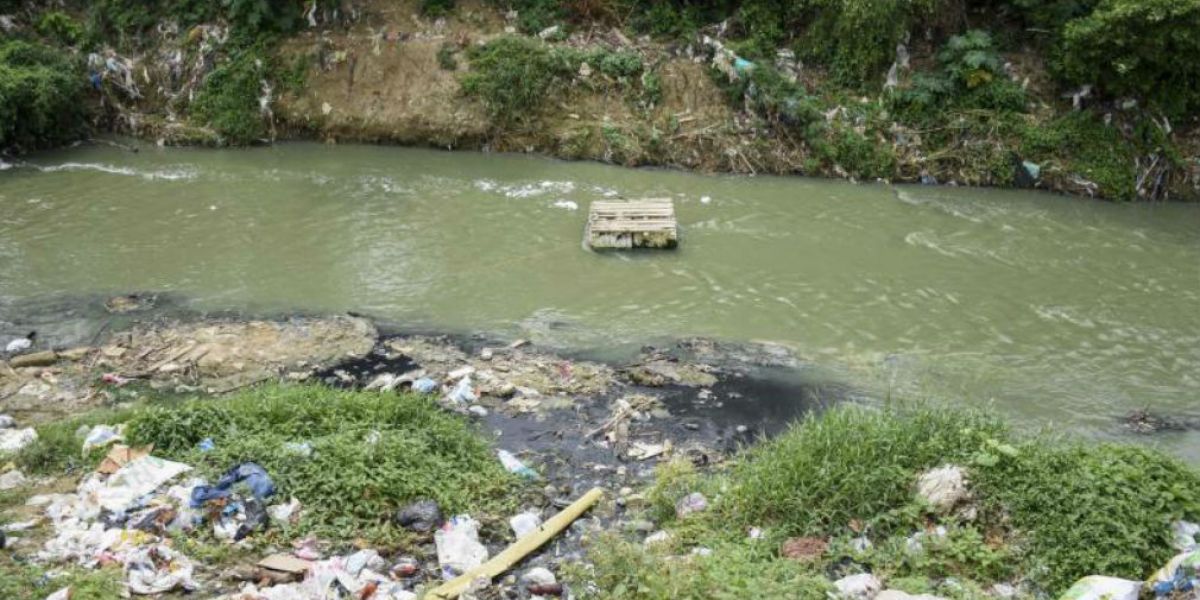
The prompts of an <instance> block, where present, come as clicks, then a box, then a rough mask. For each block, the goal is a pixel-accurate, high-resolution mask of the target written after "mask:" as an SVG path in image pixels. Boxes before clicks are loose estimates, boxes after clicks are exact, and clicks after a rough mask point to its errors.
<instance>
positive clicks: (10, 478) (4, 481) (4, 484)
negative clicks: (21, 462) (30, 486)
mask: <svg viewBox="0 0 1200 600" xmlns="http://www.w3.org/2000/svg"><path fill="white" fill-rule="evenodd" d="M28 481H29V480H28V479H26V478H25V474H24V473H22V472H20V471H18V470H16V469H13V470H12V471H9V472H7V473H5V474H3V475H0V491H3V490H11V489H13V488H15V487H20V486H22V485H25V484H26V483H27V482H28Z"/></svg>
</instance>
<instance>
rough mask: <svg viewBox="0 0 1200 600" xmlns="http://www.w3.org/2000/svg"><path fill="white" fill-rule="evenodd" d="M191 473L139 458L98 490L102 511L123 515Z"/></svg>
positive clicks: (166, 462)
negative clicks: (167, 484) (141, 501)
mask: <svg viewBox="0 0 1200 600" xmlns="http://www.w3.org/2000/svg"><path fill="white" fill-rule="evenodd" d="M191 469H192V468H191V467H189V466H188V465H185V464H183V463H177V462H173V461H169V460H163V459H161V458H156V457H153V456H146V457H143V458H139V459H137V460H135V461H133V462H131V463H129V464H127V465H125V466H124V467H121V468H120V469H119V470H118V471H117V472H116V473H113V475H112V477H110V478H109V479H108V481H106V482H105V483H104V485H103V486H102V487H100V488H99V489H97V490H96V500H97V502H98V503H99V504H100V506H101V507H103V508H105V509H107V510H110V511H113V512H120V511H123V510H125V509H127V508H129V507H130V506H131V505H133V503H134V502H136V501H137V499H138V498H141V497H142V496H145V495H146V494H149V493H150V492H153V491H154V490H155V489H157V488H158V486H160V485H162V484H164V483H166V482H167V481H170V480H171V479H172V478H174V477H175V476H176V475H179V474H180V473H184V472H187V471H190V470H191Z"/></svg>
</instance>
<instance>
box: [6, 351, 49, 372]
mask: <svg viewBox="0 0 1200 600" xmlns="http://www.w3.org/2000/svg"><path fill="white" fill-rule="evenodd" d="M56 362H58V353H56V352H55V351H53V350H43V351H41V352H33V353H31V354H22V355H20V356H14V357H13V358H11V359H9V361H8V365H9V366H10V367H12V368H14V369H20V368H22V367H47V366H50V365H52V364H54V363H56Z"/></svg>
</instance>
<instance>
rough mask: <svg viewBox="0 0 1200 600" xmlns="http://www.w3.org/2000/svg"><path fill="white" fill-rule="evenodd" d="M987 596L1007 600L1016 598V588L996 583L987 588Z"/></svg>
mask: <svg viewBox="0 0 1200 600" xmlns="http://www.w3.org/2000/svg"><path fill="white" fill-rule="evenodd" d="M987 594H988V595H989V596H991V597H993V598H1001V599H1003V600H1007V599H1008V598H1016V597H1017V588H1016V587H1014V586H1012V585H1009V584H1007V583H997V584H996V585H993V586H992V587H990V588H988V591H987Z"/></svg>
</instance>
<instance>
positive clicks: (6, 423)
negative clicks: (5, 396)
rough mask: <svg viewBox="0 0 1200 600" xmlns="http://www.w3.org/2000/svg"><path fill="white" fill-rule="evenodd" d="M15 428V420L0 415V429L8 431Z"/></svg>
mask: <svg viewBox="0 0 1200 600" xmlns="http://www.w3.org/2000/svg"><path fill="white" fill-rule="evenodd" d="M16 426H17V421H16V419H13V418H12V417H10V416H8V415H0V429H9V428H12V427H16Z"/></svg>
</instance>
